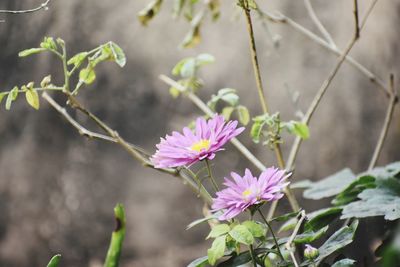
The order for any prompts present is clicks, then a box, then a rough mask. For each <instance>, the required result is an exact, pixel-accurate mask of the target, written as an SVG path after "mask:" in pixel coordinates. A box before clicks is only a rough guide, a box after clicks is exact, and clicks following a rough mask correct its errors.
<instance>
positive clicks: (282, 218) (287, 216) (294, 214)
mask: <svg viewBox="0 0 400 267" xmlns="http://www.w3.org/2000/svg"><path fill="white" fill-rule="evenodd" d="M300 212H301V210H299V211H295V212H290V213H286V214H283V215H280V216H277V217H274V218H272V219H271V220H270V222H286V221H288V220H289V219H291V218H295V217H297V215H299V214H300Z"/></svg>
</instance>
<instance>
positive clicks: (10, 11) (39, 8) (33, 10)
mask: <svg viewBox="0 0 400 267" xmlns="http://www.w3.org/2000/svg"><path fill="white" fill-rule="evenodd" d="M50 1H51V0H47V1H46V2H43V3H41V4H40V6H38V7H35V8H32V9H25V10H0V13H6V14H7V13H8V14H26V13H32V12H36V11H39V10H41V9H45V10H46V9H47V8H48V5H49V3H50Z"/></svg>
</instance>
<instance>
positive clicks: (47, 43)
mask: <svg viewBox="0 0 400 267" xmlns="http://www.w3.org/2000/svg"><path fill="white" fill-rule="evenodd" d="M40 47H41V48H44V49H49V50H57V45H56V43H55V42H54V39H53V37H44V40H43V42H41V43H40Z"/></svg>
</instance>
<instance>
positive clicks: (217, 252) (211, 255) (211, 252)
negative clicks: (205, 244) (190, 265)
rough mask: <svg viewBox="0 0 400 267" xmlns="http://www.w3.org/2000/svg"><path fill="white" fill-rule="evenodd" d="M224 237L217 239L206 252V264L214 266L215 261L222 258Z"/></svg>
mask: <svg viewBox="0 0 400 267" xmlns="http://www.w3.org/2000/svg"><path fill="white" fill-rule="evenodd" d="M225 240H226V235H223V236H219V237H217V238H216V239H215V240H214V242H213V243H212V245H211V248H209V249H208V250H207V256H208V262H209V263H210V264H211V265H214V264H215V263H216V262H217V260H219V259H220V258H222V257H223V256H224V252H225V247H226V243H225Z"/></svg>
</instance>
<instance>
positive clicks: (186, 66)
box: [180, 58, 196, 78]
mask: <svg viewBox="0 0 400 267" xmlns="http://www.w3.org/2000/svg"><path fill="white" fill-rule="evenodd" d="M195 74H196V61H195V59H194V58H188V59H186V60H185V61H184V63H183V64H182V66H181V68H180V75H181V76H182V78H191V77H194V76H195Z"/></svg>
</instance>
